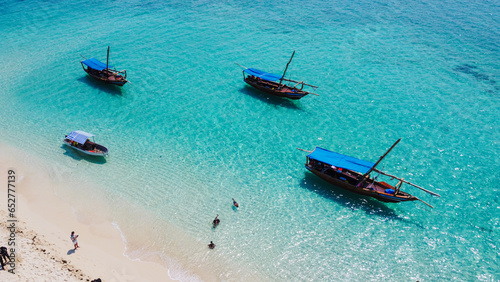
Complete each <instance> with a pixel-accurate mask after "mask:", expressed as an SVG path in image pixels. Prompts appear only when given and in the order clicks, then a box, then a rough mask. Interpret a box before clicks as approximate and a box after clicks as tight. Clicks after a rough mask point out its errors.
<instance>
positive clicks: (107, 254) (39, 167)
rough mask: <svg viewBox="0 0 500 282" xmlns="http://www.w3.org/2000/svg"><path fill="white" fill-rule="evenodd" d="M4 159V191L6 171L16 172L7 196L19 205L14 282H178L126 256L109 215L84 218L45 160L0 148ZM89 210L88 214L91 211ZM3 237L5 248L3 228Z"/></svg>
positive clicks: (1, 197)
mask: <svg viewBox="0 0 500 282" xmlns="http://www.w3.org/2000/svg"><path fill="white" fill-rule="evenodd" d="M0 156H1V158H0V168H1V173H0V174H1V177H0V183H4V185H3V186H5V188H4V189H5V190H7V183H8V178H7V177H8V173H7V172H8V170H10V169H12V170H13V171H14V172H15V174H14V176H15V178H14V180H15V181H14V182H12V183H13V185H14V186H15V187H13V188H15V190H13V191H11V192H9V194H11V196H9V197H12V198H14V199H15V206H14V215H15V218H16V220H17V222H16V224H17V225H16V232H15V241H16V242H15V243H16V246H15V251H14V254H15V257H16V264H15V266H16V267H15V269H14V272H15V274H14V276H12V277H15V278H14V279H19V280H20V281H32V280H36V277H43V278H45V279H51V280H60V279H62V278H64V279H68V280H70V281H73V280H74V281H79V280H83V281H92V279H97V278H101V279H102V280H103V281H125V280H126V281H176V280H174V279H172V278H171V277H170V276H169V269H167V268H165V267H163V266H162V265H160V264H158V263H154V262H145V261H143V260H140V259H134V260H133V259H131V258H129V257H128V256H127V255H126V254H125V252H126V249H127V246H126V245H125V243H124V235H123V234H122V233H121V231H120V230H119V227H117V225H116V223H114V222H113V221H110V219H109V218H107V217H106V215H105V212H104V214H99V213H98V212H93V213H92V214H84V215H82V211H81V210H78V209H75V207H74V206H73V205H72V204H71V203H70V202H71V200H70V199H68V198H67V197H66V198H65V197H64V196H65V195H60V194H64V193H60V192H64V191H58V189H57V188H58V187H57V186H58V185H69V183H64V184H63V183H57V182H59V181H60V179H58V178H59V177H57V175H56V177H53V175H51V172H50V171H47V170H46V169H44V167H43V161H42V160H38V159H36V157H34V156H32V155H30V154H29V153H27V152H24V151H21V150H19V149H17V148H15V147H12V146H9V145H7V144H5V143H0ZM54 178H56V179H54ZM58 192H59V193H58ZM7 194H8V193H7V191H5V193H0V203H3V204H1V205H0V217H1V218H2V221H0V223H1V224H3V225H6V224H7V219H8V217H7V216H8V214H7V197H8V195H7ZM12 195H13V196H12ZM82 204H85V203H82ZM87 204H88V203H87ZM89 206H90V205H89V204H88V206H87V209H88V210H91V207H89ZM85 212H88V211H85ZM9 223H10V222H9ZM4 231H5V232H4ZM71 231H75V234H77V235H79V238H78V242H79V245H80V248H79V249H78V250H76V251H75V250H73V244H72V242H71V240H70V238H69V237H70V233H71ZM0 235H1V236H2V238H0V244H1V245H2V246H6V247H7V244H8V242H7V240H8V239H7V238H8V236H9V231H8V229H7V228H3V231H2V233H0ZM30 237H31V238H30ZM30 240H31V241H30ZM42 250H43V251H42ZM49 262H50V266H49ZM32 264H34V265H32ZM40 266H41V267H40ZM7 269H9V267H7ZM47 269H51V271H50V272H49V271H47ZM68 273H69V276H68ZM9 275H12V274H11V273H9V272H8V271H2V272H1V275H0V276H5V277H8V276H9ZM10 278H11V277H9V279H10Z"/></svg>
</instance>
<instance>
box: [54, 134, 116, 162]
mask: <svg viewBox="0 0 500 282" xmlns="http://www.w3.org/2000/svg"><path fill="white" fill-rule="evenodd" d="M94 136H95V135H94V134H91V133H87V132H85V131H81V130H76V131H72V132H71V133H70V134H69V135H66V136H65V137H64V140H63V144H64V145H66V146H69V147H70V148H73V149H75V150H77V151H80V152H82V153H84V154H87V155H90V156H103V157H104V156H107V155H108V148H106V147H104V146H103V145H100V144H97V143H95V139H94ZM90 138H92V141H90Z"/></svg>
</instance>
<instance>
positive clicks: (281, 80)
mask: <svg viewBox="0 0 500 282" xmlns="http://www.w3.org/2000/svg"><path fill="white" fill-rule="evenodd" d="M293 55H295V50H294V51H293V53H292V57H291V58H290V61H288V64H286V68H285V71H284V72H283V76H282V77H281V79H280V86H279V87H280V88H281V82H283V78H284V77H285V74H286V70H287V69H288V65H289V64H290V63H291V62H292V59H293Z"/></svg>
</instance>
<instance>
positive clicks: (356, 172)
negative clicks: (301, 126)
mask: <svg viewBox="0 0 500 282" xmlns="http://www.w3.org/2000/svg"><path fill="white" fill-rule="evenodd" d="M400 140H401V139H399V140H398V141H396V143H394V145H392V147H391V148H390V149H389V150H388V151H387V152H386V153H385V154H384V155H383V156H382V157H380V159H379V160H378V161H377V162H376V163H373V162H370V161H365V160H361V159H357V158H355V157H351V156H347V155H343V154H339V153H336V152H332V151H329V150H327V149H323V148H320V147H316V148H315V149H314V150H313V151H312V152H310V151H306V150H303V149H299V150H302V151H306V152H309V153H310V154H309V155H307V161H306V164H305V167H306V169H307V170H309V171H310V172H312V173H314V174H315V175H317V176H319V177H320V178H322V179H323V180H325V181H327V182H329V183H331V184H333V185H335V186H337V187H340V188H343V189H346V190H349V191H352V192H354V193H358V194H361V195H365V196H369V197H373V198H375V199H378V200H380V201H382V202H391V203H399V202H406V201H421V202H423V203H424V204H426V205H428V206H429V207H431V208H432V206H431V205H429V204H428V203H426V202H424V201H422V200H421V199H419V198H417V197H415V196H413V195H411V194H409V193H407V192H403V191H401V186H402V185H403V183H406V184H409V185H412V186H414V187H417V188H419V189H421V190H423V191H425V192H427V193H429V194H431V195H434V196H438V197H439V195H438V194H436V193H434V192H432V191H429V190H427V189H424V188H422V187H420V186H417V185H415V184H413V183H410V182H408V181H405V180H404V179H402V178H398V177H396V176H394V175H390V174H387V173H385V172H383V171H380V170H378V169H377V168H376V166H377V165H378V164H379V163H380V162H381V161H382V159H383V158H384V157H385V156H386V155H387V154H388V153H389V152H390V151H391V150H392V148H394V146H396V144H397V143H398V142H399V141H400ZM371 173H374V174H377V175H376V176H375V177H372V176H371V175H370V174H371ZM380 175H384V176H387V177H389V178H391V179H397V180H399V182H398V183H397V184H396V185H394V186H392V185H390V184H388V183H386V182H384V181H379V180H378V177H379V176H380Z"/></svg>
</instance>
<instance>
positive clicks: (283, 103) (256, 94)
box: [238, 85, 302, 110]
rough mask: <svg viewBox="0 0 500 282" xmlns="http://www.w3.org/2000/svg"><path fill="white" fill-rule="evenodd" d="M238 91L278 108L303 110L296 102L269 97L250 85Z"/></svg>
mask: <svg viewBox="0 0 500 282" xmlns="http://www.w3.org/2000/svg"><path fill="white" fill-rule="evenodd" d="M238 91H239V92H241V93H244V94H246V95H248V96H250V97H252V98H255V99H258V100H261V101H263V102H266V103H268V104H269V105H273V106H276V107H284V108H288V109H293V110H302V108H301V107H300V102H295V101H292V100H289V99H287V98H282V97H275V96H269V95H267V94H266V93H263V92H261V91H259V90H256V89H254V88H252V87H251V86H248V85H245V87H242V88H241V89H239V90H238Z"/></svg>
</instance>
